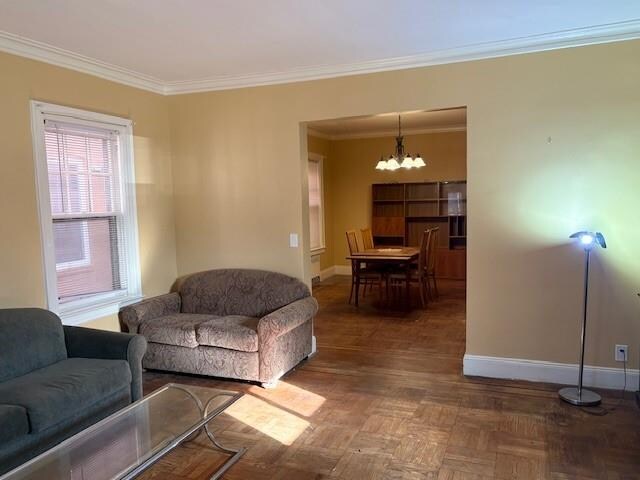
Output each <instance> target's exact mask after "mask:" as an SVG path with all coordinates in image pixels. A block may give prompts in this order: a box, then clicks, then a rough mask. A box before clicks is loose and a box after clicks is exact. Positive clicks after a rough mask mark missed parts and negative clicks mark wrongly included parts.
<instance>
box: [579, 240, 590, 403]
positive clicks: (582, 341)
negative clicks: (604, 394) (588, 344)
mask: <svg viewBox="0 0 640 480" xmlns="http://www.w3.org/2000/svg"><path fill="white" fill-rule="evenodd" d="M590 253H591V249H590V248H585V249H584V303H583V305H582V334H581V335H580V372H579V374H578V398H582V375H583V373H584V344H585V340H586V337H587V305H588V302H587V299H588V298H589V258H590Z"/></svg>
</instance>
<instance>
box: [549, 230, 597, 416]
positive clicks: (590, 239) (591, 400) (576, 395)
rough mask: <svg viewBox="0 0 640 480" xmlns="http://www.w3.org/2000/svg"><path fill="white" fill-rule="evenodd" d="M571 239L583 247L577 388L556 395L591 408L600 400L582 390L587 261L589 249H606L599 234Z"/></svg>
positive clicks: (585, 336)
mask: <svg viewBox="0 0 640 480" xmlns="http://www.w3.org/2000/svg"><path fill="white" fill-rule="evenodd" d="M571 238H579V239H580V241H581V243H582V245H583V247H584V299H583V304H582V333H581V335H580V367H579V370H578V387H577V388H576V387H565V388H562V389H560V391H559V392H558V395H559V396H560V398H561V399H562V400H564V401H565V402H568V403H570V404H572V405H578V406H585V407H592V406H595V405H598V404H600V402H601V401H602V398H601V397H600V395H598V394H597V393H595V392H592V391H591V390H587V389H586V388H582V383H583V376H584V349H585V343H586V338H587V313H588V305H589V303H588V301H589V260H590V258H591V249H592V248H593V247H595V246H596V245H600V246H601V247H602V248H606V243H605V241H604V237H603V236H602V234H600V233H591V232H577V233H574V234H573V235H571Z"/></svg>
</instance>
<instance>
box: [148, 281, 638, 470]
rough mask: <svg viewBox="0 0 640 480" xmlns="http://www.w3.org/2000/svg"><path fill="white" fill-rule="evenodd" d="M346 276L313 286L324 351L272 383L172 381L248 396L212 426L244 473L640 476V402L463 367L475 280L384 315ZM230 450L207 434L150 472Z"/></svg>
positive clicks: (153, 381)
mask: <svg viewBox="0 0 640 480" xmlns="http://www.w3.org/2000/svg"><path fill="white" fill-rule="evenodd" d="M348 294H349V283H348V279H347V278H346V277H333V278H330V279H328V280H326V281H325V282H324V283H323V284H322V285H320V286H318V287H316V288H315V289H314V295H315V296H316V298H317V299H318V301H319V302H320V313H319V314H318V317H317V319H316V324H315V333H316V336H317V340H318V353H317V355H316V356H315V357H313V358H312V359H310V360H308V361H306V362H304V363H303V364H301V365H300V366H298V368H297V369H296V370H294V371H292V372H290V373H289V374H288V375H287V376H286V377H285V378H284V379H283V380H282V381H281V382H280V384H279V386H278V388H276V389H273V390H263V389H262V388H260V387H258V386H255V385H250V384H247V383H240V382H228V381H219V380H215V379H208V378H204V377H195V376H185V375H173V374H165V373H157V372H147V373H145V379H144V386H145V392H146V393H148V392H150V391H152V390H153V389H155V388H158V387H160V386H161V385H163V384H165V383H167V382H179V383H187V384H197V385H202V386H210V387H218V388H225V389H229V390H238V391H244V392H245V393H246V395H245V396H244V397H243V398H242V399H241V400H240V401H239V402H238V403H237V404H236V405H234V406H233V407H232V408H231V409H230V411H229V414H225V415H223V416H221V417H218V418H217V419H216V420H214V422H213V426H214V430H215V431H216V432H217V435H218V437H219V439H220V440H221V441H222V442H224V443H225V444H228V445H229V446H232V447H237V446H247V447H249V450H248V452H247V453H246V454H245V456H244V457H243V458H242V459H241V460H240V462H239V463H237V464H236V465H235V466H234V467H233V468H232V469H231V470H230V471H229V472H228V473H227V474H226V476H225V477H224V478H225V479H228V480H233V479H252V480H261V479H274V480H275V479H279V480H280V479H301V480H305V479H354V480H356V479H357V480H359V479H390V480H391V479H394V480H395V479H398V480H399V479H407V480H409V479H411V480H414V479H415V480H417V479H437V480H467V479H473V480H484V479H493V478H496V479H536V480H538V479H598V480H599V479H607V480H624V479H640V411H639V410H638V409H637V407H636V406H635V403H634V402H633V400H632V396H631V395H630V394H628V395H627V397H626V398H625V399H624V400H621V397H620V393H621V392H613V391H605V392H601V393H603V394H604V398H605V402H604V406H605V407H606V408H607V409H609V410H610V412H609V413H608V414H607V415H604V416H594V415H590V414H588V413H585V412H583V411H581V410H580V409H578V408H575V407H571V406H569V405H566V404H563V403H562V402H561V401H560V400H558V398H557V396H556V390H557V386H554V385H544V384H535V383H527V382H511V381H499V380H488V379H479V378H465V377H463V376H462V375H461V371H462V355H463V353H464V348H465V303H464V299H465V289H464V284H463V283H461V282H441V294H442V295H441V298H440V300H439V301H437V302H434V303H432V304H430V305H429V307H428V308H427V309H426V310H414V311H412V312H411V313H407V314H404V313H400V312H393V311H381V310H378V309H376V308H375V307H374V305H373V303H374V302H375V301H376V295H368V296H367V298H366V299H365V300H364V301H363V302H362V304H361V306H360V308H359V309H356V308H355V307H353V306H349V305H347V302H346V299H347V297H348ZM224 458H225V457H224V456H223V455H221V454H218V453H216V452H215V451H213V450H211V449H210V448H209V444H208V443H207V441H206V440H205V439H204V437H203V436H200V437H198V439H196V440H195V441H193V442H189V443H187V444H185V445H183V446H180V447H178V448H177V449H176V450H174V451H173V452H172V453H170V454H169V455H168V456H166V457H165V458H164V459H162V460H161V461H160V462H158V463H157V464H156V465H155V466H154V467H152V468H151V469H150V470H148V471H147V472H146V473H145V474H144V475H143V478H146V479H201V478H202V479H204V478H209V475H210V474H211V472H213V471H214V470H215V469H216V468H217V466H218V465H220V463H221V462H222V461H223V459H224Z"/></svg>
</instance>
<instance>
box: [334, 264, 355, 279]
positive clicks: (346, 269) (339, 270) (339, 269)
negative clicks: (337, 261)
mask: <svg viewBox="0 0 640 480" xmlns="http://www.w3.org/2000/svg"><path fill="white" fill-rule="evenodd" d="M333 268H334V269H335V271H334V272H335V273H334V274H335V275H349V276H351V266H350V265H334V266H333Z"/></svg>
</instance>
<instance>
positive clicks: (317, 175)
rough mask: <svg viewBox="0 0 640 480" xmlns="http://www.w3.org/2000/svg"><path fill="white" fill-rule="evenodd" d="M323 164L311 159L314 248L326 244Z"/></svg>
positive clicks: (310, 188) (310, 184)
mask: <svg viewBox="0 0 640 480" xmlns="http://www.w3.org/2000/svg"><path fill="white" fill-rule="evenodd" d="M321 165H322V164H321V163H320V162H315V161H309V235H310V239H309V240H310V241H309V243H310V247H311V249H312V250H313V249H316V248H321V247H322V246H323V245H324V238H323V222H324V213H323V211H322V195H323V192H322V166H321Z"/></svg>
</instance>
